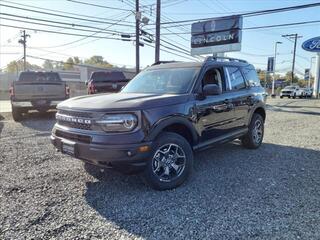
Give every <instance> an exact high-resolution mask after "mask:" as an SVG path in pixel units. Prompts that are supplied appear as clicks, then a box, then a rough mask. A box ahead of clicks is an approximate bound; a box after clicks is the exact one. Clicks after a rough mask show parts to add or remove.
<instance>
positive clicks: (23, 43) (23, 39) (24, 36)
mask: <svg viewBox="0 0 320 240" xmlns="http://www.w3.org/2000/svg"><path fill="white" fill-rule="evenodd" d="M21 37H22V39H20V40H19V41H18V42H19V43H21V44H22V46H23V71H26V68H27V59H26V48H27V37H30V35H29V34H26V30H23V31H22V35H21Z"/></svg>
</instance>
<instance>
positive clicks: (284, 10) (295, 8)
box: [161, 3, 320, 25]
mask: <svg viewBox="0 0 320 240" xmlns="http://www.w3.org/2000/svg"><path fill="white" fill-rule="evenodd" d="M318 6H320V3H311V4H303V5H296V6H291V7H283V8H274V9H267V10H260V11H252V12H247V13H243V14H241V16H243V17H253V16H260V15H265V14H273V13H279V12H286V11H293V10H298V9H304V8H310V7H318ZM232 17H234V16H226V17H225V18H226V19H227V18H232ZM206 20H212V18H198V19H188V20H180V21H171V22H162V23H161V24H162V25H167V24H176V23H188V22H197V21H206Z"/></svg>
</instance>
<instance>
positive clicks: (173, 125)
mask: <svg viewBox="0 0 320 240" xmlns="http://www.w3.org/2000/svg"><path fill="white" fill-rule="evenodd" d="M265 100H266V93H265V91H264V88H262V87H261V86H260V82H259V79H258V77H257V73H256V71H255V69H254V67H253V66H252V65H251V64H248V63H247V62H246V61H243V60H238V59H230V58H214V57H209V58H207V59H206V60H205V61H204V62H192V63H186V62H173V63H166V64H161V62H160V63H157V64H155V65H153V66H151V67H149V68H147V69H146V70H144V71H142V72H141V73H140V74H138V75H137V76H136V77H135V78H134V79H133V80H131V81H130V82H129V83H128V84H127V85H126V86H125V87H124V89H122V90H121V92H120V93H115V94H108V95H104V94H97V95H92V96H81V97H76V98H72V99H69V100H67V101H64V102H62V103H61V104H59V105H58V112H57V114H56V119H57V123H56V124H55V126H54V128H53V130H52V136H51V141H52V143H53V144H54V146H56V148H57V149H58V150H60V151H61V152H62V153H65V154H69V155H71V156H73V157H75V158H78V159H81V160H83V161H84V162H85V163H86V166H91V165H94V166H95V167H97V168H114V169H117V170H120V171H123V172H130V171H140V172H141V173H142V176H143V177H144V179H145V180H146V182H147V183H148V184H149V185H150V186H151V187H153V188H154V189H158V190H165V189H172V188H175V187H177V186H179V185H180V184H182V183H183V182H184V181H185V180H186V179H187V177H188V176H189V175H190V173H191V171H192V168H193V153H194V151H197V150H201V149H205V148H208V147H210V146H212V145H214V144H217V143H224V142H227V141H232V140H234V139H240V140H241V141H242V144H243V146H244V147H246V148H251V149H255V148H258V147H259V146H260V145H261V143H262V140H263V134H264V122H265V118H266V111H265Z"/></svg>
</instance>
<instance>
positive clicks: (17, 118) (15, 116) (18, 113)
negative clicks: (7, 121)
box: [12, 107, 22, 122]
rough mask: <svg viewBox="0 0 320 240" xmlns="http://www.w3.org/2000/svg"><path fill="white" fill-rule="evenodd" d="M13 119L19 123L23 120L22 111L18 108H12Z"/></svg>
mask: <svg viewBox="0 0 320 240" xmlns="http://www.w3.org/2000/svg"><path fill="white" fill-rule="evenodd" d="M12 118H13V120H14V121H16V122H19V121H21V119H22V112H21V109H19V108H17V107H12Z"/></svg>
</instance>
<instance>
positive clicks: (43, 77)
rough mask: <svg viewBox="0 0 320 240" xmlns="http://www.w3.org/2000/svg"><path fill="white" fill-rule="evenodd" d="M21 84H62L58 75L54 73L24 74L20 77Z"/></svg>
mask: <svg viewBox="0 0 320 240" xmlns="http://www.w3.org/2000/svg"><path fill="white" fill-rule="evenodd" d="M18 81H20V82H34V81H37V82H61V78H60V76H59V74H58V73H54V72H47V73H46V72H22V73H21V74H20V76H19V79H18Z"/></svg>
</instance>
